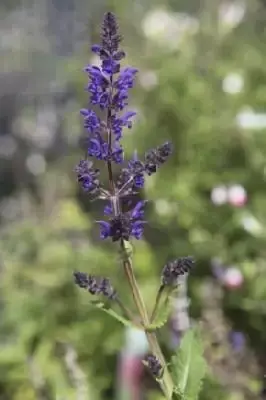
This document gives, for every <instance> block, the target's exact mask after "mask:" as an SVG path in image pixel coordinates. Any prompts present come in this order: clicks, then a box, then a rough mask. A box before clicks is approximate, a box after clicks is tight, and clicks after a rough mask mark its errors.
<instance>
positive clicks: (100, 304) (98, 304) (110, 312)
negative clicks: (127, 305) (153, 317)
mask: <svg viewBox="0 0 266 400" xmlns="http://www.w3.org/2000/svg"><path fill="white" fill-rule="evenodd" d="M90 305H91V306H92V307H95V308H98V309H99V310H102V311H103V312H105V313H106V314H108V315H110V316H111V317H113V318H114V319H116V320H117V321H119V322H121V323H122V324H123V325H125V326H129V327H134V324H133V323H132V322H131V321H129V320H127V319H126V318H124V317H122V316H121V315H119V314H117V313H116V312H115V311H114V310H112V309H111V308H106V307H105V304H104V303H103V302H101V301H98V300H93V301H91V302H90Z"/></svg>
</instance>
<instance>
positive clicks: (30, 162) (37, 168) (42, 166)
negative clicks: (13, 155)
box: [26, 153, 46, 175]
mask: <svg viewBox="0 0 266 400" xmlns="http://www.w3.org/2000/svg"><path fill="white" fill-rule="evenodd" d="M26 166H27V169H28V171H29V172H30V173H31V174H33V175H41V174H43V173H44V172H45V170H46V161H45V158H44V156H43V155H42V154H37V153H34V154H30V155H29V156H28V157H27V159H26Z"/></svg>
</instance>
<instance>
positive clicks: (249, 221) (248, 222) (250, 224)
mask: <svg viewBox="0 0 266 400" xmlns="http://www.w3.org/2000/svg"><path fill="white" fill-rule="evenodd" d="M241 224H242V225H243V228H244V229H245V230H246V231H247V232H249V233H251V234H252V235H257V234H260V233H261V232H262V231H263V227H262V225H261V223H260V222H259V221H258V220H257V219H256V218H255V217H253V215H245V216H244V217H242V219H241Z"/></svg>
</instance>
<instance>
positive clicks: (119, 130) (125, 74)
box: [76, 12, 171, 241]
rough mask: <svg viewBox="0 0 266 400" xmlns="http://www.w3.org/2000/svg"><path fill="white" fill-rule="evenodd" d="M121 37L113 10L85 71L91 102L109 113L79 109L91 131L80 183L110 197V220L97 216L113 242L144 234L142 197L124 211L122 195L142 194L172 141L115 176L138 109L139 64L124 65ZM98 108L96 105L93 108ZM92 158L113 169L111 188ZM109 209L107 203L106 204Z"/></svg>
mask: <svg viewBox="0 0 266 400" xmlns="http://www.w3.org/2000/svg"><path fill="white" fill-rule="evenodd" d="M121 42H122V37H121V35H120V33H119V27H118V23H117V21H116V18H115V16H114V14H112V13H111V12H108V13H106V14H105V16H104V19H103V23H102V31H101V42H100V44H94V45H93V46H92V48H91V49H92V51H93V52H94V53H95V54H97V55H98V56H99V58H100V61H101V62H100V66H96V65H91V64H89V65H87V66H86V67H85V68H84V71H85V72H86V73H87V76H88V84H87V86H86V90H87V91H88V92H89V99H90V104H91V105H92V106H98V108H99V110H100V111H101V114H102V113H104V115H105V116H104V118H102V119H101V118H100V117H99V116H98V115H97V110H96V111H94V110H92V109H91V108H90V107H89V108H83V109H81V110H80V113H81V115H82V116H83V120H84V128H85V130H86V131H87V156H86V158H85V159H84V160H81V161H80V163H79V164H78V166H77V167H76V173H77V178H78V182H79V183H80V184H81V186H82V188H83V190H85V191H86V192H87V193H91V194H94V195H98V196H99V197H101V198H104V199H106V200H108V210H109V211H108V213H107V214H106V213H105V215H107V216H108V217H109V221H98V222H99V225H100V237H101V238H102V239H105V238H108V237H111V238H112V240H113V241H118V240H120V239H125V240H129V238H130V236H133V237H135V238H136V239H140V238H141V237H142V233H143V228H144V225H145V221H144V212H143V207H144V204H145V202H139V203H137V205H136V206H135V207H134V206H132V207H131V209H129V211H128V212H127V213H124V212H122V210H121V199H122V197H123V200H124V201H125V200H126V198H127V196H128V195H134V194H137V191H138V190H139V189H141V188H143V186H144V183H145V175H151V174H153V173H155V172H156V171H157V169H158V167H159V166H160V165H162V164H163V163H164V162H165V161H166V159H167V158H168V156H169V155H170V153H171V145H170V143H168V142H167V143H165V144H163V145H162V146H159V147H157V148H156V149H152V150H149V151H148V152H147V153H146V154H145V158H144V160H143V161H141V160H140V159H139V158H138V156H137V154H136V153H135V154H134V155H133V157H132V159H131V160H130V161H129V162H128V163H127V166H126V167H125V166H124V167H123V168H122V170H121V173H120V175H119V177H118V179H117V181H115V180H114V175H113V166H112V165H113V163H115V164H124V151H123V147H122V144H121V139H122V138H123V130H124V129H125V128H129V129H130V128H131V127H132V125H133V117H134V116H135V114H136V113H135V111H132V110H128V109H127V106H128V97H129V90H130V89H131V88H132V87H133V85H134V80H135V76H136V74H137V69H136V68H133V67H130V66H125V67H121V61H122V60H123V59H124V58H125V56H126V54H125V52H124V51H123V50H122V49H121V48H120V44H121ZM94 109H95V108H94ZM88 157H91V158H92V159H93V158H94V159H97V160H101V161H104V162H105V163H106V166H107V170H108V177H109V190H106V189H104V188H103V187H102V185H101V182H100V177H99V174H100V171H99V170H98V169H95V168H94V167H93V161H92V160H90V161H89V160H88ZM105 209H106V208H105Z"/></svg>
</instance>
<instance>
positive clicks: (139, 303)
mask: <svg viewBox="0 0 266 400" xmlns="http://www.w3.org/2000/svg"><path fill="white" fill-rule="evenodd" d="M121 247H122V248H124V243H123V241H122V242H121ZM123 267H124V271H125V275H126V277H127V280H128V283H129V286H130V288H131V292H132V295H133V299H134V302H135V305H136V308H137V310H138V312H139V315H140V317H141V322H142V324H143V329H144V331H145V334H146V337H147V340H148V343H149V346H150V350H151V352H152V353H153V354H154V355H155V356H156V357H157V358H158V360H159V361H160V363H161V365H162V369H163V375H162V377H161V379H160V380H158V382H159V384H160V386H161V389H162V391H163V392H164V395H165V397H166V398H167V400H168V399H169V400H171V398H172V393H173V388H174V384H173V381H172V377H171V375H170V373H169V371H168V368H167V365H166V361H165V358H164V355H163V353H162V351H161V348H160V345H159V342H158V339H157V337H156V334H155V333H154V332H149V331H148V330H146V329H145V328H146V327H148V326H149V325H150V319H149V315H148V312H147V309H146V306H145V303H144V301H143V298H142V295H141V292H140V290H139V287H138V284H137V281H136V278H135V275H134V271H133V267H132V261H131V259H130V258H129V257H128V258H127V259H124V261H123Z"/></svg>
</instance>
